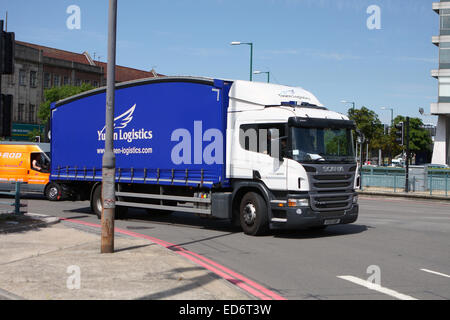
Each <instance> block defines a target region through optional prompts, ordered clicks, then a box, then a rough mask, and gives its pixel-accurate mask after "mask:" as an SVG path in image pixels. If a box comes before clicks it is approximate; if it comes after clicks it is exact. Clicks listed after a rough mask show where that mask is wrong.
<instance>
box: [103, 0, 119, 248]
mask: <svg viewBox="0 0 450 320" xmlns="http://www.w3.org/2000/svg"><path fill="white" fill-rule="evenodd" d="M108 20H109V22H108V72H107V88H106V126H105V127H106V139H105V154H104V155H103V160H102V169H103V170H102V204H103V205H102V207H103V209H102V211H103V212H102V236H101V253H113V252H114V214H115V209H116V195H115V170H116V157H115V155H114V150H113V148H114V137H113V135H114V102H115V101H114V98H115V69H116V30H117V0H109V18H108Z"/></svg>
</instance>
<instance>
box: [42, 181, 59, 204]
mask: <svg viewBox="0 0 450 320" xmlns="http://www.w3.org/2000/svg"><path fill="white" fill-rule="evenodd" d="M45 197H46V198H47V199H48V200H50V201H59V200H61V199H62V187H61V186H60V185H59V184H57V183H53V182H52V183H50V184H49V185H48V186H47V187H46V188H45Z"/></svg>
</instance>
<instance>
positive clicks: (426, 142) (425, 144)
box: [390, 116, 433, 154]
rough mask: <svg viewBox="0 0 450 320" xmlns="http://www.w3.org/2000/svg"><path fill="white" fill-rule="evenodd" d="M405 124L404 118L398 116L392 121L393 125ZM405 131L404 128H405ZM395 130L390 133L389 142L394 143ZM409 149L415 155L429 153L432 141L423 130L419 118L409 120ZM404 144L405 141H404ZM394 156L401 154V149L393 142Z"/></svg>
mask: <svg viewBox="0 0 450 320" xmlns="http://www.w3.org/2000/svg"><path fill="white" fill-rule="evenodd" d="M402 121H403V122H404V123H406V117H403V116H398V117H396V118H395V119H394V125H396V124H399V123H400V122H402ZM405 130H406V128H405ZM394 131H395V130H392V131H391V135H390V138H391V141H395V132H394ZM405 134H406V132H405ZM409 137H410V139H409V149H410V151H411V153H413V154H415V153H418V152H422V151H431V146H432V143H433V141H432V140H431V136H430V134H429V132H428V131H427V130H426V129H424V128H423V122H422V120H421V119H419V118H410V119H409ZM405 143H406V139H405ZM393 150H394V152H395V154H399V153H402V151H403V147H402V146H399V145H398V144H396V143H395V142H394V148H393Z"/></svg>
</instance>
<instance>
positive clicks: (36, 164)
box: [30, 152, 48, 173]
mask: <svg viewBox="0 0 450 320" xmlns="http://www.w3.org/2000/svg"><path fill="white" fill-rule="evenodd" d="M30 165H31V170H33V171H38V172H44V173H48V160H47V158H46V157H45V155H44V154H42V153H38V152H36V153H32V154H31V158H30Z"/></svg>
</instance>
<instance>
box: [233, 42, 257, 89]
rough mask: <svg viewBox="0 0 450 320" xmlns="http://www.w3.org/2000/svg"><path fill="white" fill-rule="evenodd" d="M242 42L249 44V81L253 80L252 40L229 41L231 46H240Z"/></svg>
mask: <svg viewBox="0 0 450 320" xmlns="http://www.w3.org/2000/svg"><path fill="white" fill-rule="evenodd" d="M242 44H246V45H249V46H250V81H253V42H238V41H233V42H232V43H231V45H232V46H240V45H242Z"/></svg>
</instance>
